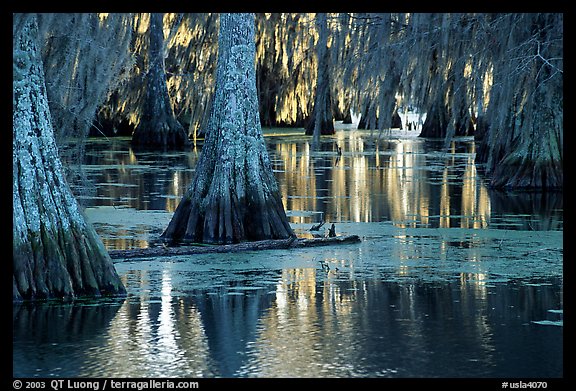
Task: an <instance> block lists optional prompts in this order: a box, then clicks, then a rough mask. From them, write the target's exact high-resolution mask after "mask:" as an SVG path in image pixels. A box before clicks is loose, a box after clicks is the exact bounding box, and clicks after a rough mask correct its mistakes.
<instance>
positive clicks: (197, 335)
mask: <svg viewBox="0 0 576 391" xmlns="http://www.w3.org/2000/svg"><path fill="white" fill-rule="evenodd" d="M267 133H268V134H269V135H270V137H267V143H268V150H269V152H270V157H271V160H272V162H273V166H274V170H275V173H276V176H277V178H278V181H279V184H280V188H281V190H282V193H283V199H284V201H285V206H286V209H287V213H288V215H289V216H290V221H291V223H292V224H293V227H294V229H295V230H296V232H297V233H298V234H299V235H300V236H309V235H310V232H309V231H308V230H307V229H308V228H309V227H310V226H311V224H312V223H315V222H318V221H321V220H322V219H325V220H326V221H328V222H335V223H336V226H337V232H338V233H339V234H350V233H355V234H358V235H360V236H361V237H362V239H363V240H362V243H360V244H354V245H345V246H337V247H332V248H312V249H298V250H274V251H261V252H252V253H239V254H206V255H196V256H191V257H170V258H159V259H151V260H130V261H129V262H127V261H122V260H118V261H117V262H116V264H115V266H116V269H117V270H118V273H119V274H120V276H121V278H122V280H123V281H124V284H125V285H126V287H127V290H128V296H127V297H126V298H125V299H122V300H111V301H104V302H102V301H97V302H77V303H74V304H40V305H38V304H36V305H15V306H14V311H13V331H14V339H13V375H14V376H16V377H34V376H38V377H51V376H65V377H75V376H90V377H425V378H428V377H473V378H475V377H504V378H513V377H516V378H537V379H542V378H555V377H562V376H563V371H564V368H563V329H564V327H563V273H562V264H563V243H562V242H563V204H562V194H548V195H545V196H543V195H541V194H523V193H507V194H505V193H498V192H493V191H491V190H489V189H488V188H487V187H486V186H485V184H484V181H483V179H482V177H481V175H479V174H478V171H477V167H476V166H475V165H474V151H475V149H474V148H475V146H474V142H473V140H471V139H469V138H464V139H459V140H458V141H456V142H454V143H452V145H451V147H450V148H449V149H448V150H446V151H443V152H438V151H439V150H441V145H442V143H441V142H440V143H439V142H436V141H431V140H423V139H418V138H416V137H413V136H412V135H409V134H404V133H399V134H395V135H392V137H389V138H387V139H386V140H380V141H372V140H370V139H369V137H367V136H368V133H366V132H364V133H363V132H358V131H353V130H339V131H338V132H337V135H336V136H334V137H332V138H324V141H323V143H322V145H321V147H320V150H319V151H313V150H312V149H311V147H310V144H309V141H310V139H304V140H303V137H302V136H301V134H300V133H301V132H299V131H294V130H279V129H277V130H269V131H268V132H267ZM338 147H340V148H341V150H342V154H341V155H339V154H338V153H337V150H338ZM198 154H199V150H196V151H192V152H170V153H157V152H154V153H135V152H133V151H132V150H131V149H130V148H129V143H128V140H126V139H116V140H111V141H105V140H92V141H90V142H89V143H88V145H87V154H86V159H85V164H84V165H83V175H84V176H85V179H86V180H85V181H84V182H83V183H79V184H76V185H75V186H74V191H75V193H76V194H77V195H78V198H79V199H80V200H81V202H82V203H83V204H84V205H85V206H86V207H87V209H86V215H87V217H88V219H89V220H90V221H91V222H92V223H93V224H94V225H95V227H96V229H97V231H98V232H99V233H100V235H101V236H102V238H103V240H104V243H105V245H106V246H107V247H108V248H110V249H122V248H134V247H146V246H148V245H149V241H150V240H151V239H154V238H155V237H157V235H158V234H159V233H161V231H162V229H164V228H165V227H166V225H167V223H168V221H169V219H170V216H171V214H172V213H173V211H174V209H175V208H176V206H177V204H178V202H179V200H180V198H181V197H182V195H183V194H184V192H185V190H186V188H187V186H188V185H189V184H190V181H191V179H192V177H193V173H194V165H195V163H196V161H197V158H198ZM320 233H321V234H323V232H320ZM322 264H324V265H329V269H328V268H326V267H323V266H322Z"/></svg>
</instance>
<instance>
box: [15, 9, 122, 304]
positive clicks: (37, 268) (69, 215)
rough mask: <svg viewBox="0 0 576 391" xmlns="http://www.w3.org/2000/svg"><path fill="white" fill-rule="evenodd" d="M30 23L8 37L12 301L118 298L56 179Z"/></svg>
mask: <svg viewBox="0 0 576 391" xmlns="http://www.w3.org/2000/svg"><path fill="white" fill-rule="evenodd" d="M37 40H38V29H37V24H36V18H35V17H32V18H29V19H27V21H26V24H25V25H24V27H22V28H21V29H19V31H18V32H17V33H16V36H15V37H14V48H13V52H14V59H13V65H14V66H13V69H14V73H13V114H12V119H13V128H12V129H13V132H12V147H13V152H12V170H13V187H12V190H13V300H35V299H53V298H58V299H74V298H77V297H82V296H90V297H99V296H103V295H123V294H125V293H126V291H125V289H124V286H123V285H122V282H121V281H120V278H119V276H118V274H117V273H116V271H115V269H114V266H113V264H112V261H111V259H110V256H109V255H108V253H107V252H106V249H105V248H104V245H103V244H102V241H101V240H100V238H99V237H98V235H97V234H96V232H95V231H94V229H93V227H92V226H90V225H88V224H87V223H86V222H85V220H84V217H83V215H82V213H81V211H80V209H79V206H78V204H77V202H76V200H75V199H74V197H73V195H72V192H71V191H70V188H69V186H68V184H67V183H66V180H65V178H64V176H63V174H62V165H61V162H60V158H59V156H58V151H57V147H56V143H55V140H54V132H53V129H52V122H51V117H50V111H49V108H48V100H47V97H46V87H45V81H44V72H43V69H42V61H41V58H40V54H39V50H38V42H37Z"/></svg>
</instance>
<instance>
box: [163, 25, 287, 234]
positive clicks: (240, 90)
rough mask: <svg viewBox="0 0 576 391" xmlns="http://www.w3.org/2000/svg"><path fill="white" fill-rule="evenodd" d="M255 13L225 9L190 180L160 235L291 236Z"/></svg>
mask: <svg viewBox="0 0 576 391" xmlns="http://www.w3.org/2000/svg"><path fill="white" fill-rule="evenodd" d="M254 30H255V24H254V15H253V14H222V15H221V16H220V33H219V38H218V45H219V48H218V50H219V53H218V65H217V71H216V87H215V88H216V89H215V96H214V102H213V105H212V111H211V114H210V121H209V126H208V129H207V132H206V140H205V142H204V145H203V147H202V153H201V156H200V159H199V161H198V163H197V166H196V174H195V177H194V180H193V183H192V185H191V186H190V188H189V189H188V191H187V192H186V194H185V195H184V197H183V198H182V200H181V201H180V204H179V205H178V208H177V209H176V211H175V213H174V216H173V217H172V220H171V221H170V224H169V225H168V228H167V229H166V231H165V232H164V233H163V234H162V237H163V238H165V239H166V240H169V241H176V242H178V241H184V242H204V243H222V244H223V243H234V242H240V241H246V240H261V239H285V238H288V237H290V236H292V235H293V231H292V229H291V227H290V224H289V222H288V219H287V217H286V214H285V212H284V206H283V204H282V199H281V196H280V192H279V189H278V184H277V182H276V178H275V177H274V175H273V172H272V168H271V165H270V160H269V157H268V153H267V151H266V144H265V142H264V138H263V135H262V129H261V125H260V117H259V113H258V95H257V92H256V74H255V66H254V62H255V45H254Z"/></svg>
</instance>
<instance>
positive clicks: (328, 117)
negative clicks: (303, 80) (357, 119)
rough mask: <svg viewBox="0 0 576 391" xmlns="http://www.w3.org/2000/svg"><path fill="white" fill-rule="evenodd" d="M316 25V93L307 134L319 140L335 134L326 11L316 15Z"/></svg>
mask: <svg viewBox="0 0 576 391" xmlns="http://www.w3.org/2000/svg"><path fill="white" fill-rule="evenodd" d="M316 25H317V26H318V43H317V45H316V53H317V55H318V59H317V76H316V95H315V97H314V108H313V110H312V115H311V116H310V119H309V121H308V124H307V125H306V134H308V135H313V137H314V139H315V140H318V139H319V137H320V135H321V134H334V116H333V114H332V95H331V94H330V71H329V66H328V65H329V53H328V21H327V17H326V14H325V13H319V14H317V15H316Z"/></svg>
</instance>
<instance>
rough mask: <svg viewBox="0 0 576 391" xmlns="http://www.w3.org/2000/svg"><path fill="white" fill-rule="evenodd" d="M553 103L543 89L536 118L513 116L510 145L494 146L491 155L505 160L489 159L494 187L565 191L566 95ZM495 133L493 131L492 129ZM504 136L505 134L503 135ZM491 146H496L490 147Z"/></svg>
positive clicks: (537, 96) (537, 97) (558, 93)
mask: <svg viewBox="0 0 576 391" xmlns="http://www.w3.org/2000/svg"><path fill="white" fill-rule="evenodd" d="M555 94H556V96H554V98H552V99H550V98H549V97H547V96H546V91H543V89H540V90H537V91H536V92H535V93H534V98H533V101H532V102H531V104H533V105H535V106H534V108H533V109H532V118H524V117H525V115H524V114H523V113H522V112H521V111H520V112H518V113H516V114H515V115H513V116H512V120H511V121H510V123H511V124H512V125H511V126H512V128H515V127H517V129H515V130H513V131H512V132H510V133H512V134H516V135H517V136H516V137H513V138H512V141H511V142H509V143H504V142H502V143H501V147H500V148H502V149H501V151H500V152H497V151H498V149H500V148H496V147H495V145H494V144H489V148H492V149H493V150H491V151H490V152H489V153H491V154H495V155H496V154H499V155H502V156H503V157H502V158H501V159H497V158H494V157H493V158H492V159H488V164H489V167H488V168H489V171H490V173H491V175H490V177H491V178H490V186H491V187H495V188H508V189H512V188H513V189H561V188H562V187H563V181H564V177H563V157H562V149H563V141H562V139H563V137H562V132H563V121H562V116H563V114H562V110H563V109H562V97H561V96H562V92H561V88H560V89H559V90H557V91H555ZM489 130H492V128H489ZM500 133H501V134H502V132H500ZM501 137H503V135H502V136H501ZM490 145H493V146H492V147H490Z"/></svg>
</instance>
